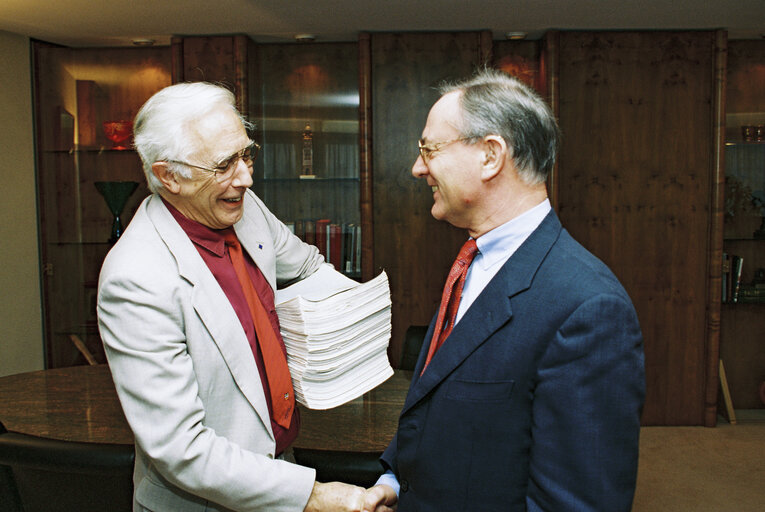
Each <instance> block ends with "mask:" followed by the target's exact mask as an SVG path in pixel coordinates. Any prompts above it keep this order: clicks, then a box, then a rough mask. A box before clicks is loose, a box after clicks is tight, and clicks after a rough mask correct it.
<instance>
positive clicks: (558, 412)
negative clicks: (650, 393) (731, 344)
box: [527, 294, 645, 512]
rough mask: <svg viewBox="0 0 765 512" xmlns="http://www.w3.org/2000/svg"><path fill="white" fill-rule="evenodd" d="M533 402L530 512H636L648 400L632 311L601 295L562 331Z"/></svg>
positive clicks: (546, 358) (547, 359) (619, 299)
mask: <svg viewBox="0 0 765 512" xmlns="http://www.w3.org/2000/svg"><path fill="white" fill-rule="evenodd" d="M537 377H538V383H537V386H536V389H535V392H534V397H533V420H532V436H531V437H532V447H531V454H530V467H529V471H530V474H529V485H528V494H527V506H528V510H529V511H539V510H544V511H555V510H583V511H584V510H586V511H595V510H601V511H608V512H618V511H629V510H630V509H631V506H632V499H633V493H634V487H635V480H636V478H637V462H638V440H639V434H640V413H641V409H642V405H643V399H644V395H645V383H644V366H643V349H642V336H641V333H640V327H639V324H638V320H637V316H636V314H635V311H634V308H633V307H632V304H630V303H629V301H628V300H626V299H625V298H624V297H623V296H620V295H605V294H604V295H599V296H596V297H593V298H591V299H590V300H588V301H586V302H584V303H583V304H581V305H580V306H579V307H578V308H577V309H576V310H575V311H574V312H573V314H571V315H570V316H569V317H568V318H567V319H566V321H565V322H564V323H563V324H562V326H561V327H560V329H559V330H558V331H557V333H556V334H555V337H554V339H553V340H552V342H551V344H550V345H549V346H548V347H547V350H546V352H545V353H544V354H543V356H542V358H541V362H540V366H539V373H538V376H537Z"/></svg>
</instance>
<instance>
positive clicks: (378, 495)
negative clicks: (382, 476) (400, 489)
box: [361, 484, 398, 512]
mask: <svg viewBox="0 0 765 512" xmlns="http://www.w3.org/2000/svg"><path fill="white" fill-rule="evenodd" d="M397 502H398V496H396V491H394V490H393V488H392V487H391V486H389V485H384V484H380V485H375V486H374V487H370V488H369V489H367V492H366V494H365V495H364V504H363V508H362V509H361V510H362V512H394V511H395V510H396V503H397Z"/></svg>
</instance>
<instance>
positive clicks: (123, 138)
mask: <svg viewBox="0 0 765 512" xmlns="http://www.w3.org/2000/svg"><path fill="white" fill-rule="evenodd" d="M104 133H105V134H106V138H107V139H109V140H110V141H112V143H113V144H114V145H113V146H112V149H127V144H126V142H127V141H128V140H130V137H131V136H132V135H133V121H104Z"/></svg>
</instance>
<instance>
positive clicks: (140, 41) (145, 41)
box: [133, 38, 154, 46]
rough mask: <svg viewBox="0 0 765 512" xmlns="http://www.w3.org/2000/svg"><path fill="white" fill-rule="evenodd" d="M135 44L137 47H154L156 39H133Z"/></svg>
mask: <svg viewBox="0 0 765 512" xmlns="http://www.w3.org/2000/svg"><path fill="white" fill-rule="evenodd" d="M133 44H134V45H135V46H154V39H144V38H140V39H133Z"/></svg>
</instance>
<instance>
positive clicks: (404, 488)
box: [400, 480, 409, 492]
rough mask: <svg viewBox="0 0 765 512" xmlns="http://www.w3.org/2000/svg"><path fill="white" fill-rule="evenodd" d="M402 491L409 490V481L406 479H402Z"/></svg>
mask: <svg viewBox="0 0 765 512" xmlns="http://www.w3.org/2000/svg"><path fill="white" fill-rule="evenodd" d="M400 490H401V492H406V491H408V490H409V482H407V481H406V480H401V489H400Z"/></svg>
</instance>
